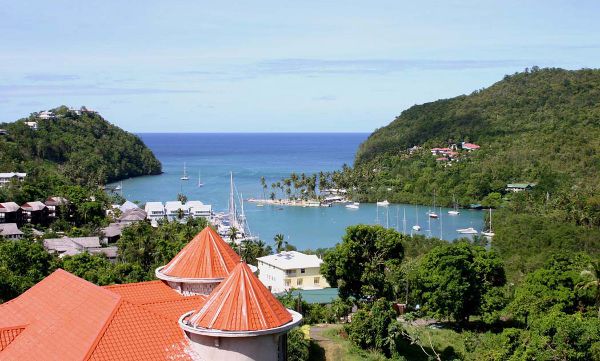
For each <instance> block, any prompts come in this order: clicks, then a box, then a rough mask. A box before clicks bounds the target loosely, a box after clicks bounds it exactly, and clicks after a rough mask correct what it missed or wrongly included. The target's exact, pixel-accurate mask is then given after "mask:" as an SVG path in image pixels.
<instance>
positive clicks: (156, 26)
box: [0, 0, 600, 132]
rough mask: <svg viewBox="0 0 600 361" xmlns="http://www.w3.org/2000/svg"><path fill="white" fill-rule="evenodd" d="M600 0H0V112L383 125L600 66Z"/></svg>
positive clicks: (179, 125)
mask: <svg viewBox="0 0 600 361" xmlns="http://www.w3.org/2000/svg"><path fill="white" fill-rule="evenodd" d="M598 14H600V2H598V1H595V0H594V1H586V0H580V1H554V0H545V1H529V0H519V1H513V0H504V1H482V0H477V1H453V0H445V1H410V2H408V1H402V0H394V1H375V0H374V1H353V0H344V1H328V0H320V1H311V0H307V1H294V2H292V1H288V2H282V1H260V0H257V1H215V2H208V1H191V0H190V1H179V0H170V1H164V0H161V1H154V0H144V1H111V0H104V1H96V0H90V1H61V0H56V1H8V0H0V122H2V121H13V120H16V119H19V118H21V117H25V116H28V115H29V114H30V113H31V112H35V111H40V110H44V109H49V108H53V107H56V106H58V105H61V104H64V105H68V106H72V107H80V106H81V105H85V106H87V107H88V108H91V109H94V110H98V111H99V112H100V113H101V114H102V115H103V116H104V117H105V118H106V119H107V120H109V121H110V122H112V123H114V124H116V125H118V126H120V127H122V128H124V129H126V130H129V131H133V132H276V131H281V132H283V131H285V132H370V131H373V130H374V129H376V128H379V127H382V126H384V125H386V124H388V123H389V122H390V121H392V120H393V119H394V118H395V117H396V116H398V115H399V114H400V113H401V112H402V111H403V110H404V109H407V108H408V107H410V106H412V105H414V104H422V103H425V102H430V101H434V100H436V99H440V98H448V97H453V96H457V95H460V94H469V93H471V92H472V91H474V90H477V89H481V88H484V87H487V86H490V85H491V84H493V83H494V82H496V81H498V80H500V79H502V77H503V76H504V75H505V74H512V73H514V72H517V71H522V70H524V69H525V68H526V67H531V66H534V65H537V66H540V67H562V68H567V69H579V68H582V67H585V68H597V67H599V66H600V21H598Z"/></svg>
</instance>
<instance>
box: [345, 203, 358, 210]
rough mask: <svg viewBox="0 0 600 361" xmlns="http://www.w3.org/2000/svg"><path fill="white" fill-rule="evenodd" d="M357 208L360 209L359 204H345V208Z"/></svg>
mask: <svg viewBox="0 0 600 361" xmlns="http://www.w3.org/2000/svg"><path fill="white" fill-rule="evenodd" d="M358 207H360V203H358V202H354V203H348V204H346V208H348V209H358Z"/></svg>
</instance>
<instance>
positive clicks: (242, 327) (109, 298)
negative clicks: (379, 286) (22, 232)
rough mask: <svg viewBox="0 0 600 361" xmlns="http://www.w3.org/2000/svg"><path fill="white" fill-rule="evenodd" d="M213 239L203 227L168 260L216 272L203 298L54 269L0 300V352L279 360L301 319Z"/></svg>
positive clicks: (164, 285) (196, 271) (162, 286)
mask: <svg viewBox="0 0 600 361" xmlns="http://www.w3.org/2000/svg"><path fill="white" fill-rule="evenodd" d="M217 237H219V236H218V234H216V233H214V231H211V229H210V228H207V229H205V230H203V231H202V232H201V233H200V234H199V235H197V236H196V237H195V238H194V240H192V242H190V244H192V243H193V244H192V245H191V246H190V245H188V246H189V247H188V246H186V247H185V248H187V251H186V252H184V253H183V254H181V253H180V254H178V255H177V256H175V257H174V258H173V259H172V260H171V262H169V264H174V265H176V266H177V267H174V268H178V269H179V270H180V271H182V272H184V274H185V275H186V276H189V275H201V276H207V275H208V276H211V277H212V276H215V275H219V278H221V276H223V278H222V281H221V282H220V283H219V284H218V286H216V287H215V288H214V289H213V290H212V291H211V292H210V294H208V295H206V294H201V293H196V292H192V293H185V292H180V290H179V289H178V288H175V289H173V288H171V285H172V283H171V282H170V281H164V280H155V281H147V282H139V283H130V284H123V285H111V286H105V287H99V286H96V285H93V284H91V283H89V282H87V281H85V280H83V279H81V278H79V277H76V276H74V275H72V274H70V273H68V272H66V271H64V270H60V269H59V270H57V271H55V272H54V273H52V274H51V275H50V276H48V277H46V278H45V279H44V280H42V281H41V282H39V283H38V284H36V285H34V286H33V287H31V288H30V289H29V290H28V291H26V292H25V293H23V294H22V295H21V296H19V297H17V298H15V299H14V300H11V301H10V302H6V303H4V304H0V336H1V337H0V340H1V341H2V343H0V345H1V347H0V359H3V360H5V359H6V360H42V359H43V360H65V361H70V360H83V359H85V360H149V361H152V360H193V361H194V360H198V361H199V360H228V361H230V360H231V361H251V360H252V361H254V360H261V361H262V360H265V361H284V360H286V359H287V354H286V352H287V351H286V344H287V342H286V340H287V336H286V334H287V332H288V331H289V329H291V328H292V327H294V326H296V325H298V324H299V323H300V321H301V319H302V316H301V315H300V314H298V313H296V312H294V311H291V310H288V309H285V307H284V306H283V305H282V304H281V303H280V302H279V301H278V300H277V299H276V298H275V297H274V296H273V295H272V294H271V293H270V292H269V291H268V290H267V289H266V287H265V286H264V285H263V284H262V283H261V282H260V281H259V280H258V278H256V276H255V275H254V274H253V271H252V269H251V268H250V267H249V266H248V265H246V263H244V262H243V261H241V259H240V258H239V256H237V255H236V256H235V257H234V256H233V255H234V254H235V252H234V251H233V250H232V249H231V248H230V247H229V245H227V243H225V241H223V240H222V239H220V237H219V238H217ZM197 239H200V240H199V241H198V240H197ZM185 248H184V249H185ZM229 258H234V259H235V263H234V264H233V263H231V262H229V261H225V260H226V259H229ZM222 261H225V264H226V265H227V267H223V264H222V263H221V262H222ZM169 264H167V265H166V266H165V267H162V268H159V269H164V268H167V267H168V266H169ZM157 272H158V270H157Z"/></svg>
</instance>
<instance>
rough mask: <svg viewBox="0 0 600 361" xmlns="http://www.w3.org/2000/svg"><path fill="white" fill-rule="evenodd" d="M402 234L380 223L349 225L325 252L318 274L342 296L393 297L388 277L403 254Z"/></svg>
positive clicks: (359, 297)
mask: <svg viewBox="0 0 600 361" xmlns="http://www.w3.org/2000/svg"><path fill="white" fill-rule="evenodd" d="M403 237H404V236H403V235H401V234H400V233H398V232H396V231H395V230H393V229H386V228H383V227H381V226H369V225H356V226H350V227H348V228H346V234H345V235H344V237H343V238H342V242H341V243H338V244H336V246H335V247H334V248H333V249H331V250H330V251H328V252H327V253H326V254H325V257H324V259H323V261H324V262H323V264H322V265H321V273H322V274H323V276H324V277H325V278H326V279H327V282H329V284H330V285H331V286H332V287H338V288H339V294H340V297H342V298H344V299H346V298H348V297H350V296H352V297H355V298H357V299H362V298H371V297H375V298H379V297H390V298H393V297H394V294H393V288H394V287H393V285H392V284H391V282H390V279H389V276H390V274H391V273H394V272H396V271H397V269H398V267H399V266H400V263H401V262H402V259H403V257H404V248H403V246H402V240H403Z"/></svg>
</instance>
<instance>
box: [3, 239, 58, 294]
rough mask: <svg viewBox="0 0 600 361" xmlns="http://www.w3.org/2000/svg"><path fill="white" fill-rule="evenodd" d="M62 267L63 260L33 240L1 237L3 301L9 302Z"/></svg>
mask: <svg viewBox="0 0 600 361" xmlns="http://www.w3.org/2000/svg"><path fill="white" fill-rule="evenodd" d="M58 267H60V259H59V258H58V257H56V256H55V255H53V254H50V253H48V252H47V251H46V250H45V249H44V247H43V246H42V245H41V244H39V243H37V242H32V241H29V240H18V241H1V240H0V302H5V301H8V300H10V299H12V298H14V297H17V296H18V295H20V294H21V293H23V292H25V291H26V290H27V289H28V288H29V287H31V286H33V285H34V284H36V283H38V282H39V281H41V280H42V279H43V278H44V277H46V276H47V275H49V274H50V273H52V272H53V271H54V270H55V269H56V268H58Z"/></svg>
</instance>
